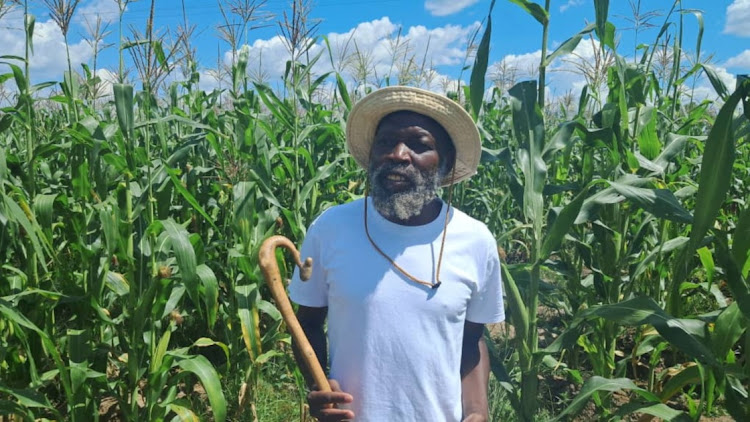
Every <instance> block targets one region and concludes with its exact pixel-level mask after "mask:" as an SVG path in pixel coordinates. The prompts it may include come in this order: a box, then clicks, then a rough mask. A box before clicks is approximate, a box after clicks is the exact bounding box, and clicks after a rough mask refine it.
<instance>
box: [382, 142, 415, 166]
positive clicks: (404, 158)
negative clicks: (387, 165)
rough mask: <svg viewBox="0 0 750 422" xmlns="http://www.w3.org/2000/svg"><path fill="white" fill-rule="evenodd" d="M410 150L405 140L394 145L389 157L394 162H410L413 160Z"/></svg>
mask: <svg viewBox="0 0 750 422" xmlns="http://www.w3.org/2000/svg"><path fill="white" fill-rule="evenodd" d="M409 152H410V151H409V147H407V146H406V144H404V143H403V142H399V143H397V144H396V145H394V146H393V148H392V149H391V151H390V152H389V153H388V155H387V158H388V159H390V160H391V161H394V162H408V161H411V156H410V155H409Z"/></svg>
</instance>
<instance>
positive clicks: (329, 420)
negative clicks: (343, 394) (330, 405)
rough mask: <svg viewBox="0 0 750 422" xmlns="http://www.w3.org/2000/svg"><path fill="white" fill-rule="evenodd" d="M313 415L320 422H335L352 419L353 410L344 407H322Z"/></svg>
mask: <svg viewBox="0 0 750 422" xmlns="http://www.w3.org/2000/svg"><path fill="white" fill-rule="evenodd" d="M313 416H314V417H316V418H318V420H320V421H321V422H337V421H346V420H351V419H354V412H352V411H351V410H346V409H324V410H321V411H320V412H319V413H318V414H317V415H315V414H313Z"/></svg>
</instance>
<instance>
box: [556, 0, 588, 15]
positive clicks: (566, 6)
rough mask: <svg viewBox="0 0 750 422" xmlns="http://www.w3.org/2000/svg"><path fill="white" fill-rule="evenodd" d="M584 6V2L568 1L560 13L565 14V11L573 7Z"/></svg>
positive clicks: (581, 0)
mask: <svg viewBox="0 0 750 422" xmlns="http://www.w3.org/2000/svg"><path fill="white" fill-rule="evenodd" d="M582 4H583V0H568V2H567V3H565V4H563V5H562V6H560V13H565V11H566V10H568V9H570V8H571V7H576V6H580V5H582Z"/></svg>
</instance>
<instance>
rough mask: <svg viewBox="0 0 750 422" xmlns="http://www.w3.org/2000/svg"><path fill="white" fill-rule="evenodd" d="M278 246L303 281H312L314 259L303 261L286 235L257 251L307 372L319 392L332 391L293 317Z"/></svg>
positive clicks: (272, 293)
mask: <svg viewBox="0 0 750 422" xmlns="http://www.w3.org/2000/svg"><path fill="white" fill-rule="evenodd" d="M278 246H283V247H285V248H286V249H287V250H289V252H291V253H292V256H293V257H294V261H295V263H296V264H297V266H298V267H299V274H300V278H301V279H302V280H303V281H306V280H309V279H310V276H311V275H312V264H313V262H312V258H307V259H306V260H305V262H304V263H303V262H302V261H301V260H300V254H299V252H298V251H297V248H296V247H295V246H294V243H292V241H291V240H289V239H287V238H286V237H284V236H271V237H269V238H268V239H266V240H265V241H264V242H263V244H262V245H261V247H260V251H259V252H258V261H259V263H260V268H261V271H262V272H263V277H265V279H266V282H267V283H268V287H269V288H270V289H271V295H272V296H273V299H274V300H275V301H276V307H277V308H278V309H279V312H281V316H282V317H283V318H284V322H285V323H286V325H287V327H289V332H290V333H291V335H292V339H294V343H295V344H296V345H297V347H298V348H299V351H300V353H301V354H302V358H303V360H304V361H305V365H306V366H307V369H309V370H310V375H311V376H312V378H313V381H314V382H315V384H317V386H318V388H319V389H320V391H324V392H330V391H331V386H330V384H329V383H328V378H326V374H325V372H323V368H321V367H320V362H319V361H318V357H317V356H316V355H315V350H313V348H312V346H311V345H310V341H309V340H307V337H306V336H305V332H304V331H303V330H302V326H301V325H300V324H299V321H298V320H297V317H296V316H295V314H294V309H292V304H291V303H290V302H289V297H288V296H287V294H286V289H285V288H284V283H282V281H281V273H280V272H279V264H278V263H277V262H276V253H275V252H276V248H277V247H278Z"/></svg>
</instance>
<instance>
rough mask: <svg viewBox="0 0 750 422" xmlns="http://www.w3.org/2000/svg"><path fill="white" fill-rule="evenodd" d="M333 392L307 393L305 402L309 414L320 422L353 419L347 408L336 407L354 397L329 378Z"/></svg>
mask: <svg viewBox="0 0 750 422" xmlns="http://www.w3.org/2000/svg"><path fill="white" fill-rule="evenodd" d="M328 382H329V383H330V384H331V390H333V392H330V393H324V392H322V391H311V392H310V394H308V395H307V403H308V404H309V405H310V414H311V415H312V416H314V417H316V418H318V420H319V421H320V422H337V421H346V420H350V419H354V412H352V411H351V410H347V409H339V408H337V405H338V404H345V403H351V402H352V401H353V400H354V398H353V397H352V395H351V394H348V393H344V392H343V391H341V387H339V383H338V382H337V381H336V380H332V379H329V380H328Z"/></svg>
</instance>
